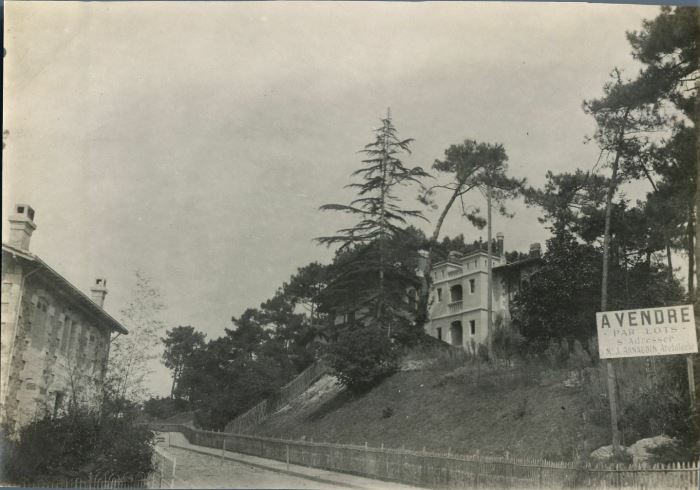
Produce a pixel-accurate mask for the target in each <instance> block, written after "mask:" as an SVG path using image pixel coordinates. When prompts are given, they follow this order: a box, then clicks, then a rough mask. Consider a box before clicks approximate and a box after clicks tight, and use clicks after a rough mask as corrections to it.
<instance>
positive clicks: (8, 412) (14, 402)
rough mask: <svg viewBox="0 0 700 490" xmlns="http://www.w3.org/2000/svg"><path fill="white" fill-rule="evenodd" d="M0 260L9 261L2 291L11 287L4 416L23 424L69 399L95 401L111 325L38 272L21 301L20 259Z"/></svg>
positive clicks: (5, 345) (5, 343)
mask: <svg viewBox="0 0 700 490" xmlns="http://www.w3.org/2000/svg"><path fill="white" fill-rule="evenodd" d="M3 260H4V261H5V262H8V263H9V262H12V264H11V266H10V267H9V268H8V269H7V272H6V269H5V267H4V264H3V273H2V285H3V286H2V287H3V290H8V291H10V292H11V294H10V296H9V299H8V302H7V307H5V306H4V305H3V316H2V327H3V328H2V330H3V338H2V351H3V356H2V359H3V360H2V362H3V365H2V368H3V373H5V372H8V371H5V369H8V368H9V379H7V380H6V382H5V385H4V386H3V395H6V396H3V397H2V399H3V402H4V406H3V415H4V417H6V418H7V420H10V421H14V422H15V423H16V424H17V425H23V424H25V423H27V422H29V421H31V420H33V419H34V418H39V417H41V416H43V415H45V414H51V413H53V412H54V410H55V409H59V410H60V408H61V406H62V407H65V406H67V403H68V402H69V400H71V399H75V400H76V401H78V402H80V403H84V404H87V405H88V406H95V405H96V404H97V403H98V398H97V396H98V394H99V392H100V389H101V385H102V381H103V379H104V374H105V370H106V362H107V358H108V355H109V330H108V329H107V328H104V327H101V326H100V325H99V324H98V323H97V322H95V321H94V320H93V319H92V318H91V317H90V316H89V315H87V314H85V313H84V312H82V311H80V310H78V309H77V308H76V306H75V305H74V304H73V302H71V301H70V299H68V297H67V296H66V295H65V294H63V293H62V291H60V290H56V289H55V288H52V286H51V285H49V284H47V283H45V282H44V281H43V280H42V278H41V277H39V275H38V274H37V275H27V276H26V280H25V281H24V286H23V289H24V291H23V294H22V297H21V303H19V292H20V286H21V282H22V277H23V273H24V271H22V266H21V265H20V263H19V262H18V261H16V260H14V259H6V258H3ZM3 296H4V295H3ZM4 301H5V299H4V298H3V303H4ZM18 304H20V307H19V315H18V316H17V305H18ZM6 327H7V328H6ZM6 332H7V334H6ZM15 333H16V338H15V341H14V349H12V347H11V344H12V336H13V335H14V334H15ZM10 350H13V353H12V356H11V357H10ZM3 379H5V376H3ZM57 400H58V406H57Z"/></svg>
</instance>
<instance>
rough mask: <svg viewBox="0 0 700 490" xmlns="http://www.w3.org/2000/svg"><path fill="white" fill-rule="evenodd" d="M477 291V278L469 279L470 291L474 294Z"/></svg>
mask: <svg viewBox="0 0 700 490" xmlns="http://www.w3.org/2000/svg"><path fill="white" fill-rule="evenodd" d="M475 291H476V280H475V279H469V293H470V294H474V292H475Z"/></svg>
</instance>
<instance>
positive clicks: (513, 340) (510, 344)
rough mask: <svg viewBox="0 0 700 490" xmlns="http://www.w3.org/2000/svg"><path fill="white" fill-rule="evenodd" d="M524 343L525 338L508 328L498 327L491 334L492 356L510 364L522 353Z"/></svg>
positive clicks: (504, 326)
mask: <svg viewBox="0 0 700 490" xmlns="http://www.w3.org/2000/svg"><path fill="white" fill-rule="evenodd" d="M524 342H525V337H523V336H522V335H520V333H518V332H516V331H515V330H513V329H512V328H511V327H510V326H506V325H503V324H501V325H498V326H497V327H496V329H495V330H494V332H493V351H494V355H495V356H496V357H498V358H500V359H503V360H505V361H506V362H507V363H508V364H510V362H511V361H512V360H513V359H514V358H515V357H516V356H518V355H519V354H520V352H521V351H522V346H523V344H524Z"/></svg>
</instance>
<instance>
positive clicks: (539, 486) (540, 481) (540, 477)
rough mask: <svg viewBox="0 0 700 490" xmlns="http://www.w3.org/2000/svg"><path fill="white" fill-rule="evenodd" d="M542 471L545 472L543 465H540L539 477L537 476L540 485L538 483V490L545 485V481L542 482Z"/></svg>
mask: <svg viewBox="0 0 700 490" xmlns="http://www.w3.org/2000/svg"><path fill="white" fill-rule="evenodd" d="M542 471H543V468H542V464H540V466H539V475H538V476H537V481H538V483H537V488H540V489H541V488H542V485H543V481H542Z"/></svg>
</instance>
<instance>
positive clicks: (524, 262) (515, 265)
mask: <svg viewBox="0 0 700 490" xmlns="http://www.w3.org/2000/svg"><path fill="white" fill-rule="evenodd" d="M541 262H544V259H543V258H542V257H526V258H524V259H520V260H516V261H515V262H511V263H510V264H504V265H497V266H495V267H494V268H493V270H497V269H498V270H503V271H505V270H508V269H511V270H512V269H519V268H520V267H525V266H528V265H533V264H538V263H541Z"/></svg>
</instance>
